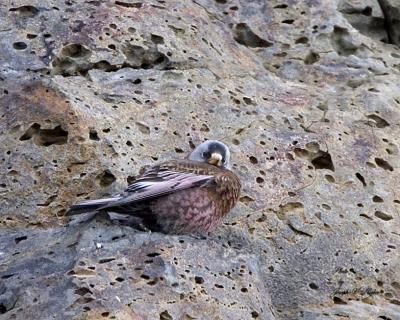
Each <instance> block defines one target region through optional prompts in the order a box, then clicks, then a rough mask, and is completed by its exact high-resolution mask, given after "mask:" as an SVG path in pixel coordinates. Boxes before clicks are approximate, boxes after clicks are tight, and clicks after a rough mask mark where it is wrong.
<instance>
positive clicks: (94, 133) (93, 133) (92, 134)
mask: <svg viewBox="0 0 400 320" xmlns="http://www.w3.org/2000/svg"><path fill="white" fill-rule="evenodd" d="M89 139H90V140H93V141H99V140H100V138H99V135H98V134H97V131H96V130H95V129H93V128H92V129H90V131H89Z"/></svg>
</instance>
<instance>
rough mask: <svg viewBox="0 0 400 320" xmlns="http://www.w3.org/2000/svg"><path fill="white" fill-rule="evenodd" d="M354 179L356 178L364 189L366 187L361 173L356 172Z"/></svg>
mask: <svg viewBox="0 0 400 320" xmlns="http://www.w3.org/2000/svg"><path fill="white" fill-rule="evenodd" d="M356 177H357V179H358V180H360V181H361V183H362V185H363V186H364V187H366V186H367V183H366V182H365V179H364V177H363V176H362V175H361V173H359V172H357V173H356Z"/></svg>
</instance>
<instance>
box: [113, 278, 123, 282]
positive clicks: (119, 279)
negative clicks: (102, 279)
mask: <svg viewBox="0 0 400 320" xmlns="http://www.w3.org/2000/svg"><path fill="white" fill-rule="evenodd" d="M115 280H116V281H118V282H123V281H125V279H124V278H121V277H117V278H115Z"/></svg>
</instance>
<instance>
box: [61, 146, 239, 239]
mask: <svg viewBox="0 0 400 320" xmlns="http://www.w3.org/2000/svg"><path fill="white" fill-rule="evenodd" d="M204 144H206V143H204ZM218 144H220V145H222V146H223V147H225V148H226V146H225V145H223V144H221V143H219V142H208V145H207V147H208V149H209V150H211V151H210V153H209V154H210V156H209V157H208V158H207V157H204V159H206V161H193V160H175V161H169V162H165V163H162V164H160V165H157V166H154V167H151V168H149V169H148V170H146V171H145V172H144V173H143V174H142V175H141V176H139V177H138V178H137V179H136V181H135V182H134V183H133V184H132V185H130V186H129V187H128V188H127V189H126V190H125V191H124V192H123V193H122V194H121V195H118V196H116V197H114V198H111V199H100V200H94V201H93V200H92V201H88V202H84V203H81V204H78V205H75V206H73V207H71V209H70V212H69V214H75V213H80V212H82V211H90V210H89V209H92V211H93V210H96V211H108V212H116V213H122V214H127V215H132V216H135V217H137V218H138V219H140V223H141V224H142V225H143V226H144V227H145V228H147V229H150V230H154V231H160V232H164V233H172V234H187V233H191V234H204V233H207V232H209V231H212V230H213V229H214V228H215V227H216V226H217V225H218V224H219V223H220V222H221V221H222V219H223V218H224V217H225V216H226V215H227V214H228V213H229V211H230V210H231V209H232V208H233V207H234V205H235V204H236V202H237V200H238V198H239V195H240V189H241V184H240V180H239V178H238V177H237V176H236V175H235V174H234V173H233V172H232V171H230V170H228V169H227V168H226V167H225V166H223V165H212V164H209V163H207V162H211V160H210V158H211V152H214V153H213V154H212V155H213V156H214V155H215V153H218V152H219V153H220V154H221V157H217V158H218V159H219V160H221V159H222V160H224V157H226V158H227V160H224V163H229V162H228V160H229V150H228V151H225V150H224V149H223V148H222V147H221V146H220V145H218ZM199 147H202V145H200V146H199ZM203 149H204V147H203ZM208 149H206V150H208ZM194 152H197V151H196V149H195V151H194ZM224 152H225V153H224ZM203 154H205V152H203ZM192 155H193V153H192V154H191V156H192ZM194 158H195V159H196V158H198V155H196V156H195V157H194ZM212 162H215V161H214V160H213V161H212ZM221 163H222V162H221Z"/></svg>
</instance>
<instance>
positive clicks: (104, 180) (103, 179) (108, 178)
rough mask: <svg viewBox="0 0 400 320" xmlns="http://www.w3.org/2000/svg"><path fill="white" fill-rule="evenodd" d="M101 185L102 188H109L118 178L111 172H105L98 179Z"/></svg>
mask: <svg viewBox="0 0 400 320" xmlns="http://www.w3.org/2000/svg"><path fill="white" fill-rule="evenodd" d="M96 180H97V181H98V183H99V185H100V186H101V187H108V186H110V185H111V184H113V183H114V181H115V180H117V178H116V177H115V176H114V175H113V174H112V173H111V171H110V170H108V169H107V170H104V171H103V172H102V173H101V174H99V175H98V176H97V178H96Z"/></svg>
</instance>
